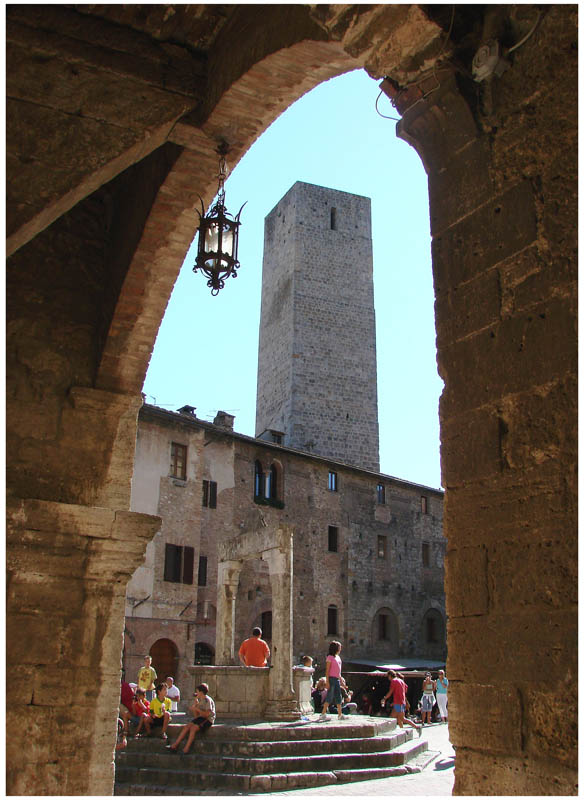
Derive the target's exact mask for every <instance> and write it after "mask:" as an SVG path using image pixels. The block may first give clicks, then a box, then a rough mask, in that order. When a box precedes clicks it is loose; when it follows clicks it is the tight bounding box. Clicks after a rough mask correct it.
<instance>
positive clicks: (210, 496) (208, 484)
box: [203, 481, 217, 508]
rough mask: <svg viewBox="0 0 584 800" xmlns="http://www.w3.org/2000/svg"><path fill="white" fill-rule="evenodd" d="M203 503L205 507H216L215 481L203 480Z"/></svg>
mask: <svg viewBox="0 0 584 800" xmlns="http://www.w3.org/2000/svg"><path fill="white" fill-rule="evenodd" d="M203 505H204V506H205V508H217V482H216V481H203Z"/></svg>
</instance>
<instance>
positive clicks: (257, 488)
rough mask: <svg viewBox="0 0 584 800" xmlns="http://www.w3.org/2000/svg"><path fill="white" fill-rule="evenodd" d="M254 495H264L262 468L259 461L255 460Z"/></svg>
mask: <svg viewBox="0 0 584 800" xmlns="http://www.w3.org/2000/svg"><path fill="white" fill-rule="evenodd" d="M253 493H254V497H263V496H264V470H263V467H262V464H261V461H257V460H256V462H255V478H254V489H253Z"/></svg>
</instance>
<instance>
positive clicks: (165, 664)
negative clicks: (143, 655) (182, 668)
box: [150, 639, 178, 681]
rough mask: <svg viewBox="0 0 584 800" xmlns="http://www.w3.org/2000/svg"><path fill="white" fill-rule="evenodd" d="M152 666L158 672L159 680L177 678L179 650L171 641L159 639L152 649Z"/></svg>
mask: <svg viewBox="0 0 584 800" xmlns="http://www.w3.org/2000/svg"><path fill="white" fill-rule="evenodd" d="M150 655H151V656H152V666H153V667H154V669H155V670H156V674H157V675H158V680H159V681H163V680H164V679H165V678H166V677H168V676H171V677H172V678H175V677H176V673H177V672H178V648H177V646H176V645H175V643H174V642H173V641H172V640H171V639H158V641H156V642H154V644H153V645H152V647H151V648H150Z"/></svg>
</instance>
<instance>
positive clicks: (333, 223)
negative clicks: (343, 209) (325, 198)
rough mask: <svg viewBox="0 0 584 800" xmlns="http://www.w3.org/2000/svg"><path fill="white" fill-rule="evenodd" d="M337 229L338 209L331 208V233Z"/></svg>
mask: <svg viewBox="0 0 584 800" xmlns="http://www.w3.org/2000/svg"><path fill="white" fill-rule="evenodd" d="M336 229H337V209H336V208H334V207H333V208H331V231H336Z"/></svg>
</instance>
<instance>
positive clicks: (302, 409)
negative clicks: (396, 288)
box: [256, 182, 379, 471]
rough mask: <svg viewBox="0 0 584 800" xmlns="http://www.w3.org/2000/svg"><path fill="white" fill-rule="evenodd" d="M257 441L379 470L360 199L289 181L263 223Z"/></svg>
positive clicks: (366, 204)
mask: <svg viewBox="0 0 584 800" xmlns="http://www.w3.org/2000/svg"><path fill="white" fill-rule="evenodd" d="M256 436H259V437H261V438H269V439H272V440H273V439H274V438H275V439H276V440H277V441H281V442H282V443H283V444H285V445H287V446H289V447H296V448H298V449H301V450H308V451H312V452H314V453H317V454H319V455H323V456H326V457H327V458H333V459H338V460H339V461H343V462H346V463H348V464H355V465H357V466H361V467H365V468H367V469H371V470H374V471H378V470H379V427H378V415H377V363H376V342H375V309H374V304H373V254H372V244H371V201H370V199H369V198H368V197H360V196H358V195H354V194H348V193H347V192H340V191H336V190H334V189H326V188H324V187H322V186H313V185H312V184H308V183H302V182H297V183H295V184H294V186H292V188H291V189H290V190H289V191H288V192H287V194H286V195H285V196H284V197H283V198H282V200H280V202H279V203H278V205H277V206H276V207H275V208H274V209H273V210H272V211H271V212H270V214H268V216H267V217H266V220H265V230H264V261H263V277H262V308H261V322H260V340H259V361H258V391H257V405H256ZM280 437H281V438H280Z"/></svg>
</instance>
